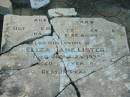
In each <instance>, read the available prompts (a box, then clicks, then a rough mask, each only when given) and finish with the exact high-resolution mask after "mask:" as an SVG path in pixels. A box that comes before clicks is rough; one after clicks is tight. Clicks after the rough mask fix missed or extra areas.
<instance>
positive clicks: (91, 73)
mask: <svg viewBox="0 0 130 97" xmlns="http://www.w3.org/2000/svg"><path fill="white" fill-rule="evenodd" d="M128 56H130V54H126V55H123V56H121V57H120V58H118V59H117V60H115V61H114V62H113V63H112V64H111V65H114V64H116V63H117V62H118V61H120V60H121V59H123V58H124V57H128ZM109 66H110V65H109ZM109 66H105V67H101V68H98V69H96V70H93V71H92V72H90V73H88V74H87V75H85V76H83V77H81V78H78V79H77V80H75V81H73V83H76V82H78V81H80V80H82V79H84V78H87V77H89V76H90V75H93V74H95V73H97V72H98V71H101V70H103V69H105V68H108V67H109ZM65 71H66V70H65ZM66 74H67V73H66ZM67 75H68V74H67ZM68 77H69V76H68ZM70 85H72V83H71V81H70V82H69V83H68V84H67V85H65V87H64V88H63V89H62V90H61V91H60V92H59V93H57V95H56V96H55V97H58V96H59V95H60V94H61V93H62V92H63V91H64V90H65V89H66V88H68V87H69V86H70ZM77 97H81V96H77Z"/></svg>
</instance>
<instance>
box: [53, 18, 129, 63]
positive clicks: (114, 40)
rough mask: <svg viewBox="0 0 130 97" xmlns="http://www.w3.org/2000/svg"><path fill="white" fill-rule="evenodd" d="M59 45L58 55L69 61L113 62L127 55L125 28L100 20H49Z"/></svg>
mask: <svg viewBox="0 0 130 97" xmlns="http://www.w3.org/2000/svg"><path fill="white" fill-rule="evenodd" d="M51 24H52V26H53V28H54V31H55V33H56V35H57V36H58V37H59V40H60V41H61V45H58V46H59V47H58V49H59V54H60V55H61V54H62V55H63V56H64V57H70V58H85V59H91V60H95V59H102V60H108V61H114V60H116V59H118V58H119V57H120V56H123V55H125V54H128V53H129V47H128V43H127V37H126V31H125V27H123V26H122V25H119V24H116V23H113V22H109V21H107V20H105V19H102V18H68V17H58V18H54V19H52V20H51Z"/></svg>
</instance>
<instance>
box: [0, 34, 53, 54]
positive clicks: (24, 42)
mask: <svg viewBox="0 0 130 97" xmlns="http://www.w3.org/2000/svg"><path fill="white" fill-rule="evenodd" d="M46 36H51V35H42V36H40V37H36V38H32V39H28V40H25V41H23V42H21V43H19V44H17V45H15V46H13V47H11V48H10V49H9V50H7V51H4V52H1V53H0V56H1V55H3V54H6V53H8V52H10V51H11V50H13V49H14V48H16V47H18V46H20V45H23V44H31V43H32V42H33V41H35V40H37V39H40V38H43V37H46Z"/></svg>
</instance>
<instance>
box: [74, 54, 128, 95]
mask: <svg viewBox="0 0 130 97" xmlns="http://www.w3.org/2000/svg"><path fill="white" fill-rule="evenodd" d="M129 71H130V57H128V56H126V57H123V58H122V59H120V60H119V61H118V62H116V63H114V64H112V65H110V64H108V66H106V67H105V68H104V69H102V70H100V71H98V72H96V73H95V74H92V75H90V76H89V77H86V78H83V79H81V80H79V81H77V83H76V85H77V87H78V88H79V90H80V93H81V95H82V97H87V96H89V97H129V96H130V92H129V91H130V88H129V87H130V86H129V84H130V77H129V76H130V73H129Z"/></svg>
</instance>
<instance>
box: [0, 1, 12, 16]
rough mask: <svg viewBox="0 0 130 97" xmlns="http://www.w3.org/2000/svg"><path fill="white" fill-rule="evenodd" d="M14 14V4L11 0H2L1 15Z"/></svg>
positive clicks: (0, 3)
mask: <svg viewBox="0 0 130 97" xmlns="http://www.w3.org/2000/svg"><path fill="white" fill-rule="evenodd" d="M11 13H12V4H11V2H10V0H0V14H2V15H5V14H11Z"/></svg>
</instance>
